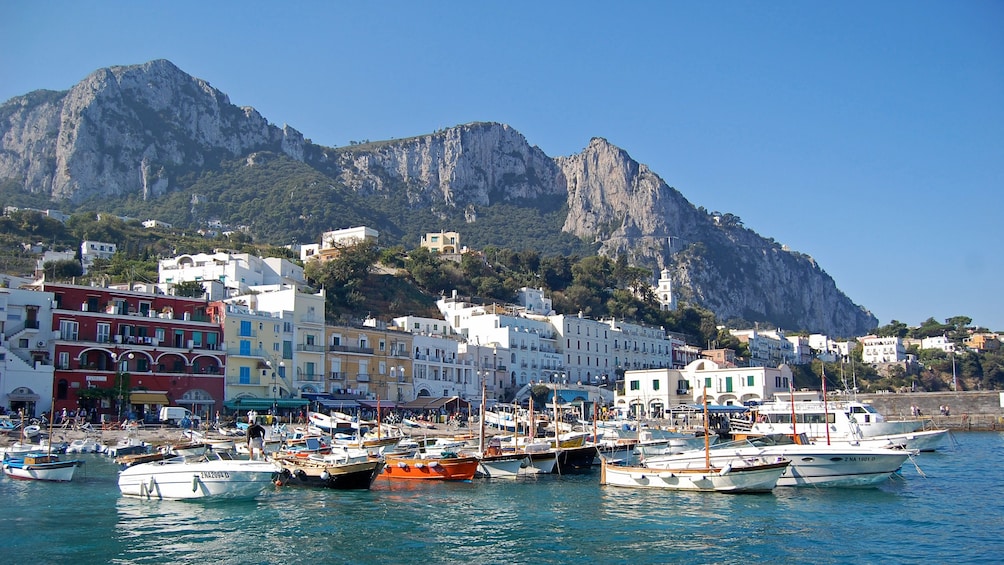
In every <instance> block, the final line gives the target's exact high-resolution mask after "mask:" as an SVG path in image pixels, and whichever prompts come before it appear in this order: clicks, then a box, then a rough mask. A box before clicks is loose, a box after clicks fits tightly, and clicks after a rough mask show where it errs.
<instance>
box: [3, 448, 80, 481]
mask: <svg viewBox="0 0 1004 565" xmlns="http://www.w3.org/2000/svg"><path fill="white" fill-rule="evenodd" d="M83 464H84V462H83V461H81V460H78V459H72V460H61V459H60V458H59V456H58V455H55V454H51V453H22V454H20V455H13V454H10V453H6V454H4V458H3V472H4V474H5V475H7V476H8V477H11V478H14V479H28V480H35V481H55V482H67V481H72V480H73V474H74V472H75V471H76V470H77V467H80V466H81V465H83Z"/></svg>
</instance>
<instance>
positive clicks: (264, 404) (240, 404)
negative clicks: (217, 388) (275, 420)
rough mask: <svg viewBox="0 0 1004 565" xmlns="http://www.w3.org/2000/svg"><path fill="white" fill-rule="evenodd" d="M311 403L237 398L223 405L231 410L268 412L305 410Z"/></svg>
mask: <svg viewBox="0 0 1004 565" xmlns="http://www.w3.org/2000/svg"><path fill="white" fill-rule="evenodd" d="M309 403H310V401H309V400H307V399H306V398H277V399H275V400H273V399H271V398H235V399H233V400H228V401H226V402H224V403H223V406H224V407H226V408H229V409H230V410H268V409H269V408H271V407H272V406H275V407H276V408H305V407H306V406H307V404H309Z"/></svg>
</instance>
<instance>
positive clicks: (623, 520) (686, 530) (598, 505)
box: [0, 433, 1004, 565]
mask: <svg viewBox="0 0 1004 565" xmlns="http://www.w3.org/2000/svg"><path fill="white" fill-rule="evenodd" d="M951 443H952V445H950V446H948V447H947V448H946V449H945V450H944V451H943V452H937V453H924V454H921V455H919V456H918V457H917V458H916V466H915V465H914V464H913V463H911V462H909V461H908V462H907V463H906V465H905V466H904V468H903V470H902V473H901V476H898V477H894V478H893V479H892V480H890V481H889V482H887V483H885V484H883V485H882V486H881V487H880V488H871V489H811V488H810V489H807V488H800V489H793V488H778V489H775V490H774V492H773V493H772V494H765V495H725V494H714V493H676V492H652V491H639V490H630V489H619V488H616V487H601V486H599V473H598V472H596V473H593V474H592V475H586V476H575V477H544V478H540V479H525V480H524V479H520V480H517V481H501V480H495V481H475V482H471V483H421V482H418V483H408V482H390V481H386V480H382V479H378V480H377V482H376V484H375V485H374V488H373V489H372V490H370V491H329V490H304V489H294V488H282V489H277V490H276V491H275V492H274V493H270V494H268V495H266V496H263V497H260V498H259V499H256V500H253V501H244V502H225V503H219V502H217V503H207V502H167V501H145V500H134V499H127V498H123V497H122V496H120V494H119V491H118V487H117V485H116V468H115V465H114V463H112V462H111V461H110V460H108V459H107V458H105V457H104V456H102V455H86V456H83V457H85V458H86V459H87V463H86V465H85V466H84V467H83V468H82V469H81V470H79V471H80V472H79V474H78V475H77V477H76V478H75V479H74V481H73V482H72V483H66V484H55V483H38V482H28V481H15V480H12V479H10V478H7V477H4V478H2V479H0V503H2V504H3V511H2V514H0V531H2V532H4V533H3V539H4V543H3V548H2V551H0V555H2V556H3V557H4V558H5V561H6V562H9V563H15V564H19V563H30V562H34V563H73V564H76V565H79V564H88V563H157V564H166V563H195V562H211V563H219V564H222V563H304V562H308V561H310V562H313V563H421V564H432V563H460V562H465V563H601V564H602V563H624V564H648V563H764V562H772V563H841V564H844V563H921V562H927V563H1000V562H1004V534H1002V532H1004V471H1002V470H1004V434H1000V433H958V434H954V436H953V439H952V442H951Z"/></svg>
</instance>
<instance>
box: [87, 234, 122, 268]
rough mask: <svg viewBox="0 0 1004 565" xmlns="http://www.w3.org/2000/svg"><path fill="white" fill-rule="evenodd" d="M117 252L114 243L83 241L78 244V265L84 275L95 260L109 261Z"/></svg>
mask: <svg viewBox="0 0 1004 565" xmlns="http://www.w3.org/2000/svg"><path fill="white" fill-rule="evenodd" d="M117 250H118V246H117V245H115V244H114V243H105V242H103V241H91V240H84V241H83V242H82V243H81V244H80V263H81V266H82V267H83V269H84V274H87V271H88V270H89V269H90V268H91V265H92V264H94V260H95V259H111V258H112V256H113V255H115V252H116V251H117Z"/></svg>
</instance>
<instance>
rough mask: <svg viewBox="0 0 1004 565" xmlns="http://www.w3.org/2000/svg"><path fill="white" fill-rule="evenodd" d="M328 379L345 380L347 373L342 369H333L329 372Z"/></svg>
mask: <svg viewBox="0 0 1004 565" xmlns="http://www.w3.org/2000/svg"><path fill="white" fill-rule="evenodd" d="M328 379H330V380H332V381H344V380H345V373H343V372H341V371H331V372H330V373H328Z"/></svg>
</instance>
